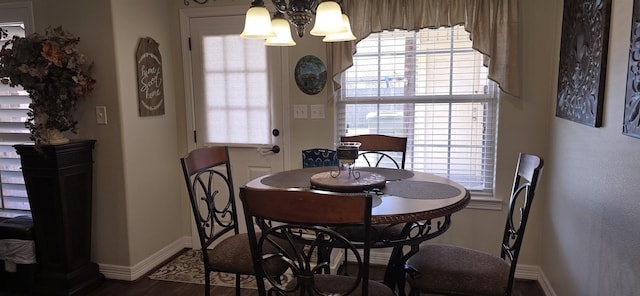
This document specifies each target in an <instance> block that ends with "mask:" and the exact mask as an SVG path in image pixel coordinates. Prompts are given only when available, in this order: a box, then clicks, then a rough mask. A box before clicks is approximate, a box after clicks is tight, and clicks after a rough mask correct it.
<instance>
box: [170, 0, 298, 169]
mask: <svg viewBox="0 0 640 296" xmlns="http://www.w3.org/2000/svg"><path fill="white" fill-rule="evenodd" d="M267 7H268V8H269V6H268V5H267ZM247 9H248V8H247V7H246V6H237V5H236V6H207V7H199V8H182V9H180V40H181V49H182V69H183V81H184V101H185V108H186V109H185V111H186V112H187V114H186V130H185V133H186V135H187V143H186V144H187V149H188V151H191V150H193V149H195V148H196V143H195V142H194V141H193V131H194V130H195V120H194V119H195V115H194V114H193V102H194V97H193V83H192V81H193V80H192V79H193V75H192V73H193V69H192V67H191V50H190V49H189V35H190V34H189V31H190V30H189V19H190V18H197V17H215V16H225V15H244V14H245V13H246V11H247ZM280 54H281V57H280V58H281V61H282V64H281V69H280V70H281V73H282V77H281V79H280V86H279V87H280V88H281V93H282V98H281V100H282V103H281V108H282V110H281V111H282V117H283V118H282V129H281V130H280V137H282V138H281V141H282V146H283V147H281V152H280V153H283V158H284V159H283V162H284V163H283V165H284V169H285V170H288V169H290V168H291V151H290V150H291V149H290V148H291V137H290V122H291V114H290V112H288V110H289V102H290V100H289V87H290V85H289V80H288V79H287V77H290V70H289V55H288V49H287V48H286V47H281V50H280Z"/></svg>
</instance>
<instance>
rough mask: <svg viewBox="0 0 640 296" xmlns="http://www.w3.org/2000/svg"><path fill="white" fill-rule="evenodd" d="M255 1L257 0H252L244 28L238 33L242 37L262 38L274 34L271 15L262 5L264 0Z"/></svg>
mask: <svg viewBox="0 0 640 296" xmlns="http://www.w3.org/2000/svg"><path fill="white" fill-rule="evenodd" d="M256 2H258V1H254V2H253V3H252V5H251V8H249V10H247V14H246V17H245V19H244V30H243V31H242V33H240V37H242V38H248V39H264V38H269V37H272V36H274V35H275V33H274V32H273V29H272V25H271V16H269V11H268V10H267V8H266V7H264V2H262V1H260V3H256ZM260 4H261V5H260Z"/></svg>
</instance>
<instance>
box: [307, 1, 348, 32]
mask: <svg viewBox="0 0 640 296" xmlns="http://www.w3.org/2000/svg"><path fill="white" fill-rule="evenodd" d="M346 30H347V29H346V28H345V27H344V25H343V24H342V9H340V5H338V3H336V2H333V1H325V2H322V3H320V4H319V5H318V8H317V11H316V23H315V25H314V26H313V29H311V32H309V33H310V34H311V35H314V36H326V35H329V34H338V33H344V32H345V31H346Z"/></svg>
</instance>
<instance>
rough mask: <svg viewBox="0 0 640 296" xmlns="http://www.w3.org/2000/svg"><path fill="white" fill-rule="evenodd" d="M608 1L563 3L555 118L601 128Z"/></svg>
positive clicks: (605, 68) (609, 5) (585, 0)
mask: <svg viewBox="0 0 640 296" xmlns="http://www.w3.org/2000/svg"><path fill="white" fill-rule="evenodd" d="M610 18H611V0H598V1H593V0H565V1H564V10H563V13H562V40H561V45H560V46H561V47H560V68H559V73H558V97H557V104H556V116H557V117H560V118H564V119H568V120H571V121H575V122H578V123H582V124H586V125H589V126H594V127H599V126H601V125H602V109H603V105H604V82H605V73H606V70H607V48H608V46H609V20H610Z"/></svg>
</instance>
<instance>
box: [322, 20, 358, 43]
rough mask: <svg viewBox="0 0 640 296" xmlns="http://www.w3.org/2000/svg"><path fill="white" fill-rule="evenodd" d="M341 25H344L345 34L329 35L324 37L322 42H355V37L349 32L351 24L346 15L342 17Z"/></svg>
mask: <svg viewBox="0 0 640 296" xmlns="http://www.w3.org/2000/svg"><path fill="white" fill-rule="evenodd" d="M342 24H343V25H344V28H345V30H346V31H345V32H343V33H336V34H329V35H327V36H325V37H324V38H323V39H322V41H324V42H339V41H351V40H356V36H354V35H353V33H352V32H351V22H350V21H349V17H348V16H347V15H346V14H343V15H342Z"/></svg>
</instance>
